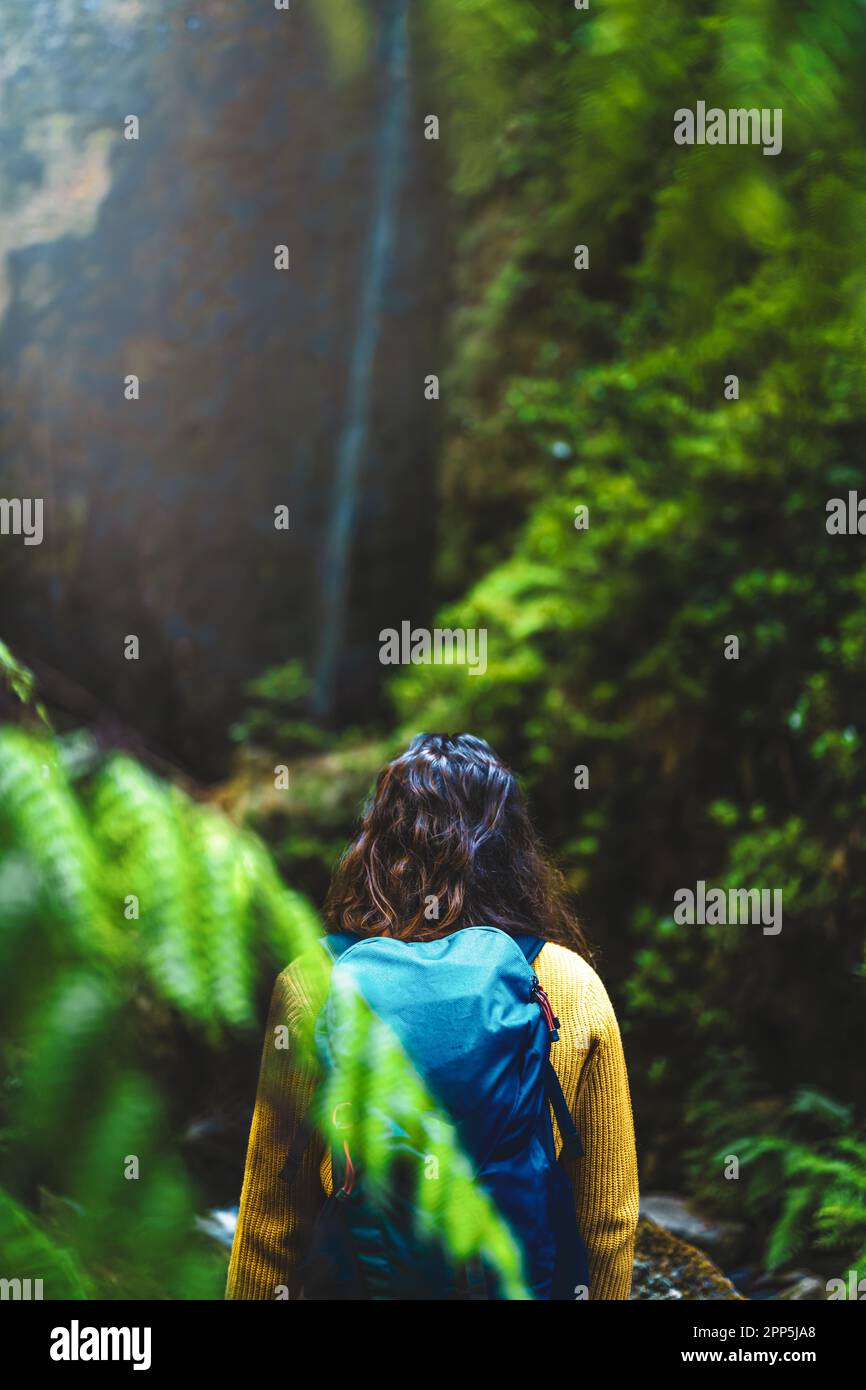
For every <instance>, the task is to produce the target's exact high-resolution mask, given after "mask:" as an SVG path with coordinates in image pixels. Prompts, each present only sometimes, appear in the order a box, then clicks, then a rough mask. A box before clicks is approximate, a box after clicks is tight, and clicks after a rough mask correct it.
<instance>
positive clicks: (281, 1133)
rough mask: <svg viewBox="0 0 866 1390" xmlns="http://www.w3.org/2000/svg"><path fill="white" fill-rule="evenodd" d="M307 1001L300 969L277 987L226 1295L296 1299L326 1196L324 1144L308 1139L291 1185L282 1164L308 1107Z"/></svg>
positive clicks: (289, 972)
mask: <svg viewBox="0 0 866 1390" xmlns="http://www.w3.org/2000/svg"><path fill="white" fill-rule="evenodd" d="M309 1008H310V1001H309V999H308V997H307V995H306V992H305V990H304V987H303V984H302V981H301V977H300V974H299V972H298V971H296V970H294V969H293V968H291V967H290V968H289V969H288V970H284V971H283V973H282V974H281V975H280V976H279V977H278V979H277V982H276V985H275V987H274V992H273V997H272V999H271V1007H270V1012H269V1015H268V1025H267V1030H266V1033H265V1043H264V1049H263V1051H262V1061H261V1067H260V1070H259V1084H258V1091H257V1093H256V1103H255V1108H254V1110H253V1118H252V1125H251V1128H250V1137H249V1143H248V1146H247V1159H246V1166H245V1168H244V1180H243V1187H242V1190H241V1201H240V1212H239V1215H238V1224H237V1229H236V1231H235V1238H234V1243H233V1245H232V1253H231V1260H230V1262H229V1271H228V1284H227V1287H226V1297H227V1298H229V1299H273V1298H278V1297H283V1298H285V1297H286V1296H287V1295H288V1297H290V1298H296V1297H297V1296H298V1294H299V1292H300V1288H299V1282H298V1277H297V1270H298V1265H299V1261H300V1257H301V1255H302V1252H303V1250H304V1248H305V1246H306V1243H307V1241H308V1240H309V1235H310V1231H311V1228H312V1223H313V1221H314V1220H315V1216H316V1212H317V1210H318V1208H319V1207H320V1205H321V1203H322V1201H323V1196H324V1194H323V1192H322V1186H321V1181H320V1177H319V1164H320V1160H321V1156H322V1153H321V1151H322V1144H321V1143H320V1142H317V1141H316V1140H315V1139H314V1140H312V1141H311V1143H310V1145H309V1148H308V1150H307V1152H306V1153H305V1154H304V1158H303V1162H302V1163H301V1166H300V1169H299V1170H298V1171H297V1173H296V1174H295V1176H294V1178H293V1179H292V1181H291V1182H290V1183H287V1182H285V1181H284V1180H283V1179H282V1178H280V1176H279V1173H280V1169H281V1168H282V1166H283V1163H284V1162H285V1159H286V1155H287V1153H288V1151H289V1150H290V1148H291V1146H292V1142H293V1140H294V1138H295V1136H296V1134H297V1132H298V1128H299V1126H300V1123H301V1121H302V1120H303V1118H304V1116H305V1115H306V1112H307V1110H308V1109H309V1106H310V1103H311V1101H312V1096H313V1081H312V1077H311V1075H310V1073H309V1072H308V1071H306V1070H305V1069H304V1068H303V1067H302V1066H301V1065H300V1064H299V1061H298V1051H299V1049H298V1044H297V1035H298V1029H299V1025H300V1021H301V1018H302V1015H303V1013H304V1011H305V1010H309Z"/></svg>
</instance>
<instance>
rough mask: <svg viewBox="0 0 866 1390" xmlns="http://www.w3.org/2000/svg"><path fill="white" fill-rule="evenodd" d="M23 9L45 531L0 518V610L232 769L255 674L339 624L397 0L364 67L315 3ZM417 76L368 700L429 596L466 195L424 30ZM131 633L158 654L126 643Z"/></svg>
mask: <svg viewBox="0 0 866 1390" xmlns="http://www.w3.org/2000/svg"><path fill="white" fill-rule="evenodd" d="M388 3H389V4H391V3H394V0H388ZM6 10H7V12H8V13H7V15H6V16H5V20H6V29H5V31H4V36H3V56H2V78H3V86H4V95H5V97H6V109H7V112H8V118H7V120H6V122H5V129H4V137H3V141H2V143H0V195H2V196H0V451H2V461H3V486H2V489H0V491H2V494H3V495H4V496H7V497H9V496H13V497H14V496H21V497H42V498H44V499H45V538H44V541H43V543H42V544H41V545H40V546H34V547H26V548H25V547H24V546H23V545H22V544H21V543H20V540H19V539H17V538H16V539H13V540H11V541H10V540H9V538H6V540H4V544H3V546H2V548H0V582H2V584H3V588H4V594H5V598H6V603H5V605H4V637H5V638H6V639H7V640H8V641H9V643H10V645H11V646H12V647H13V649H14V650H16V651H17V652H18V654H19V656H20V657H21V658H22V659H23V660H25V661H29V662H30V663H31V664H33V665H34V667H36V669H37V670H39V667H40V663H44V664H45V665H46V666H47V667H48V668H49V669H50V670H54V671H57V672H62V673H63V674H64V676H65V677H67V678H69V679H70V680H72V681H74V682H76V683H77V684H78V685H79V686H80V687H82V688H84V689H85V690H86V691H88V692H89V693H90V694H91V695H93V696H94V697H96V698H97V699H99V700H100V701H102V702H103V703H104V704H105V705H106V706H108V707H109V708H110V709H111V710H113V711H114V712H116V714H117V715H118V716H119V717H120V718H121V719H123V720H125V721H127V722H129V723H130V724H132V725H134V726H135V727H137V728H139V729H140V730H141V731H142V735H143V736H144V737H145V739H148V740H152V741H153V742H155V743H156V744H157V746H158V748H159V749H160V751H163V752H166V753H167V754H169V755H173V756H175V757H177V758H178V759H179V760H180V761H182V762H183V763H184V765H186V766H188V767H189V768H190V769H191V770H192V771H194V772H198V773H202V774H204V775H205V776H210V775H211V774H213V773H215V772H219V771H220V770H222V767H223V766H224V760H223V754H224V752H225V746H226V745H225V730H226V727H227V725H228V723H229V721H230V720H231V718H232V717H233V715H234V714H235V713H236V711H237V708H238V705H239V703H241V701H242V698H243V697H242V692H241V687H242V684H243V682H244V681H245V680H248V679H249V678H250V677H251V676H253V675H256V674H259V673H260V672H261V671H263V670H264V669H266V668H267V667H269V666H271V665H276V664H281V663H283V662H286V661H288V660H289V659H291V658H301V659H304V660H305V661H306V662H307V664H308V665H310V666H313V665H314V663H315V658H316V651H317V649H318V647H319V645H320V643H321V640H322V632H321V628H322V613H321V611H320V600H319V596H320V589H321V586H320V579H321V570H322V564H323V556H324V537H325V535H326V533H327V526H328V520H329V516H330V514H331V512H332V509H333V505H334V497H333V488H332V484H333V477H334V465H335V451H336V448H337V441H338V438H339V434H340V429H341V427H342V425H343V422H344V419H345V416H346V390H347V371H348V365H349V363H350V361H351V357H352V345H353V343H354V342H355V339H356V335H357V333H358V331H359V326H360V325H359V318H360V317H361V306H362V305H363V302H364V301H363V299H362V295H361V290H362V287H363V285H364V283H365V277H366V276H367V275H368V270H369V267H368V264H367V260H368V259H369V256H368V250H369V248H368V232H369V221H370V215H371V214H370V208H371V190H372V189H374V188H375V186H376V180H375V173H376V161H377V157H378V156H379V155H380V154H381V153H382V151H381V149H380V146H381V144H382V141H381V130H382V125H381V112H382V110H383V106H384V104H385V98H386V96H387V83H388V80H389V77H388V69H387V64H386V63H385V61H384V59H383V53H382V48H381V34H382V31H383V24H382V10H381V7H379V8H377V7H373V6H371V7H370V8H369V23H368V26H367V28H368V33H367V35H366V37H365V38H363V39H362V40H361V41H359V44H358V46H357V55H356V56H357V61H356V62H355V63H354V66H352V65H349V66H348V67H347V65H346V63H345V62H341V61H340V60H339V59H338V55H336V54H335V53H334V51H333V50H332V49H331V47H330V46H329V43H328V41H327V37H326V34H325V32H324V29H323V27H322V25H321V24H320V22H319V18H317V16H316V13H315V10H316V7H314V6H313V7H311V6H297V7H295V6H292V8H291V10H290V11H287V12H278V11H276V10H274V9H273V7H272V6H269V5H267V4H263V5H246V4H237V3H236V0H200V3H197V4H195V5H188V4H178V3H176V0H81V3H78V0H75V3H73V0H28V3H27V4H25V5H20V6H7V7H6ZM410 75H411V87H410V103H409V104H410V116H409V121H408V125H409V132H408V149H407V158H406V160H405V171H404V173H403V174H402V176H401V180H400V187H399V189H398V191H397V197H398V207H397V211H396V225H397V234H396V236H395V238H394V241H393V245H392V246H391V255H390V256H389V268H388V275H387V280H386V283H385V285H384V290H383V297H382V298H381V300H380V301H377V333H376V360H375V363H374V368H373V374H372V386H371V391H370V395H371V399H370V402H369V407H370V412H369V419H370V425H369V430H368V432H367V435H366V436H365V440H366V443H365V450H364V458H363V461H362V476H361V479H360V483H361V486H360V491H359V500H358V508H357V514H356V515H354V516H353V531H352V546H351V555H350V557H349V582H350V592H349V598H348V603H349V616H348V622H347V625H346V633H345V638H346V640H344V641H341V660H342V661H343V662H344V663H345V667H346V669H343V670H342V671H341V672H339V673H338V675H340V676H346V675H347V673H350V674H351V685H352V689H353V690H354V691H355V693H356V708H354V709H353V710H351V711H348V713H349V714H350V716H351V717H352V718H356V717H358V716H359V715H363V713H364V709H363V702H364V699H365V698H367V697H369V698H371V699H372V698H374V697H375V693H376V690H377V689H378V683H379V675H380V670H379V667H378V660H377V658H378V640H377V634H378V630H379V628H380V627H381V626H386V625H390V624H392V623H394V622H399V621H400V620H401V619H402V618H404V617H410V616H413V615H414V614H416V613H418V611H419V606H420V604H421V603H422V601H423V595H424V593H425V592H426V575H427V569H428V565H429V561H430V556H431V551H432V545H431V544H430V539H431V537H432V529H433V521H434V515H433V507H432V488H433V480H432V471H433V468H432V464H433V450H434V444H435V440H434V438H433V432H432V431H431V419H432V417H431V409H430V404H429V402H426V401H425V400H424V398H423V378H424V375H425V374H426V373H428V372H438V371H440V370H441V362H440V361H439V358H438V351H437V334H438V331H439V328H440V326H441V324H442V321H443V317H444V313H445V310H446V296H445V295H444V294H443V279H442V276H441V273H440V272H441V269H442V265H443V261H444V257H445V253H444V248H443V247H442V246H441V244H440V243H441V236H440V231H441V225H442V218H443V215H444V214H443V206H442V205H443V195H442V179H441V171H439V170H438V169H437V159H438V156H437V153H436V150H435V147H431V146H430V145H429V144H426V142H424V141H423V138H422V115H421V112H422V111H423V106H422V105H421V103H423V101H424V100H425V97H424V95H423V94H422V92H421V91H419V87H420V86H421V84H422V83H423V81H424V80H425V65H424V63H423V61H422V60H421V58H420V56H419V55H418V53H417V52H416V51H415V49H414V48H413V49H412V52H411V74H410ZM419 108H420V109H419ZM130 114H133V115H136V116H138V118H139V120H140V139H139V140H137V141H135V140H126V139H124V138H123V131H124V122H125V119H126V117H127V116H128V115H130ZM283 243H284V244H286V245H287V246H288V247H289V251H290V269H289V271H287V272H284V273H278V272H277V271H276V270H275V269H274V247H275V245H278V244H283ZM129 373H134V374H136V375H138V376H139V377H140V379H141V398H140V400H138V401H127V400H125V399H124V378H125V376H126V375H127V374H129ZM280 504H282V505H285V506H288V507H289V509H290V512H291V529H290V532H289V533H288V534H286V533H285V532H278V531H275V529H274V525H273V516H274V507H275V506H277V505H280ZM395 603H396V604H397V605H398V607H397V608H395V606H394V605H395ZM129 633H135V634H136V635H138V636H139V638H140V641H141V658H140V660H139V661H138V662H128V661H125V660H123V656H122V652H123V639H124V637H125V635H126V634H129ZM342 684H343V686H346V685H347V684H348V682H347V681H346V680H344V681H343V682H342ZM358 705H360V706H361V707H360V708H359V707H358ZM344 713H345V711H344Z"/></svg>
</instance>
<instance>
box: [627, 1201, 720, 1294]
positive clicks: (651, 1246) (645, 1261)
mask: <svg viewBox="0 0 866 1390" xmlns="http://www.w3.org/2000/svg"><path fill="white" fill-rule="evenodd" d="M631 1296H632V1298H633V1299H663V1298H685V1299H718V1298H724V1299H741V1298H742V1297H743V1295H742V1294H741V1293H738V1292H737V1290H736V1289H735V1288H734V1285H733V1284H732V1283H731V1281H730V1279H727V1278H726V1277H725V1275H724V1274H723V1273H722V1271H721V1270H720V1269H719V1267H718V1265H716V1264H714V1263H713V1261H712V1260H711V1259H709V1258H708V1256H706V1255H705V1254H704V1253H703V1251H701V1250H698V1248H697V1247H696V1246H694V1245H689V1244H688V1242H687V1241H685V1240H680V1238H679V1236H674V1235H671V1233H670V1231H666V1230H665V1229H664V1227H663V1226H658V1225H656V1223H655V1221H650V1219H649V1218H648V1217H646V1216H642V1217H641V1219H640V1221H639V1222H638V1228H637V1241H636V1244H635V1256H634V1277H633V1280H632V1289H631Z"/></svg>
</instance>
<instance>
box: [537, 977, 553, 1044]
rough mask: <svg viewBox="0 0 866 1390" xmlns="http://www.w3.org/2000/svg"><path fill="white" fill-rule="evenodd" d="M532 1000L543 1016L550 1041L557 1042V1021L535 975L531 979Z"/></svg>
mask: <svg viewBox="0 0 866 1390" xmlns="http://www.w3.org/2000/svg"><path fill="white" fill-rule="evenodd" d="M532 998H533V999H534V1000H535V1002H536V1004H537V1005H538V1006H539V1008H540V1009H541V1012H542V1013H543V1014H544V1020H545V1022H546V1024H547V1027H548V1029H549V1031H550V1041H551V1042H559V1019H558V1018H557V1017H556V1014H555V1013H554V1012H553V1008H552V1006H551V1003H550V1000H549V999H548V997H547V995H546V994H545V992H544V990H543V989H542V988H541V985H540V983H539V980H538V976H537V975H533V977H532Z"/></svg>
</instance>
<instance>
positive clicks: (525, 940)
mask: <svg viewBox="0 0 866 1390" xmlns="http://www.w3.org/2000/svg"><path fill="white" fill-rule="evenodd" d="M512 940H514V941H516V942H517V945H518V946H519V947H520V949H521V951H522V952H523V954H524V956H525V957H526V963H527V965H531V964H532V962H533V961H534V960H535V957H536V956H537V955H538V954H539V952H540V950H541V948H542V946H543V945H544V941H543V939H542V938H541V937H540V936H529V935H528V934H527V935H526V936H515V937H513V938H512Z"/></svg>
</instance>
